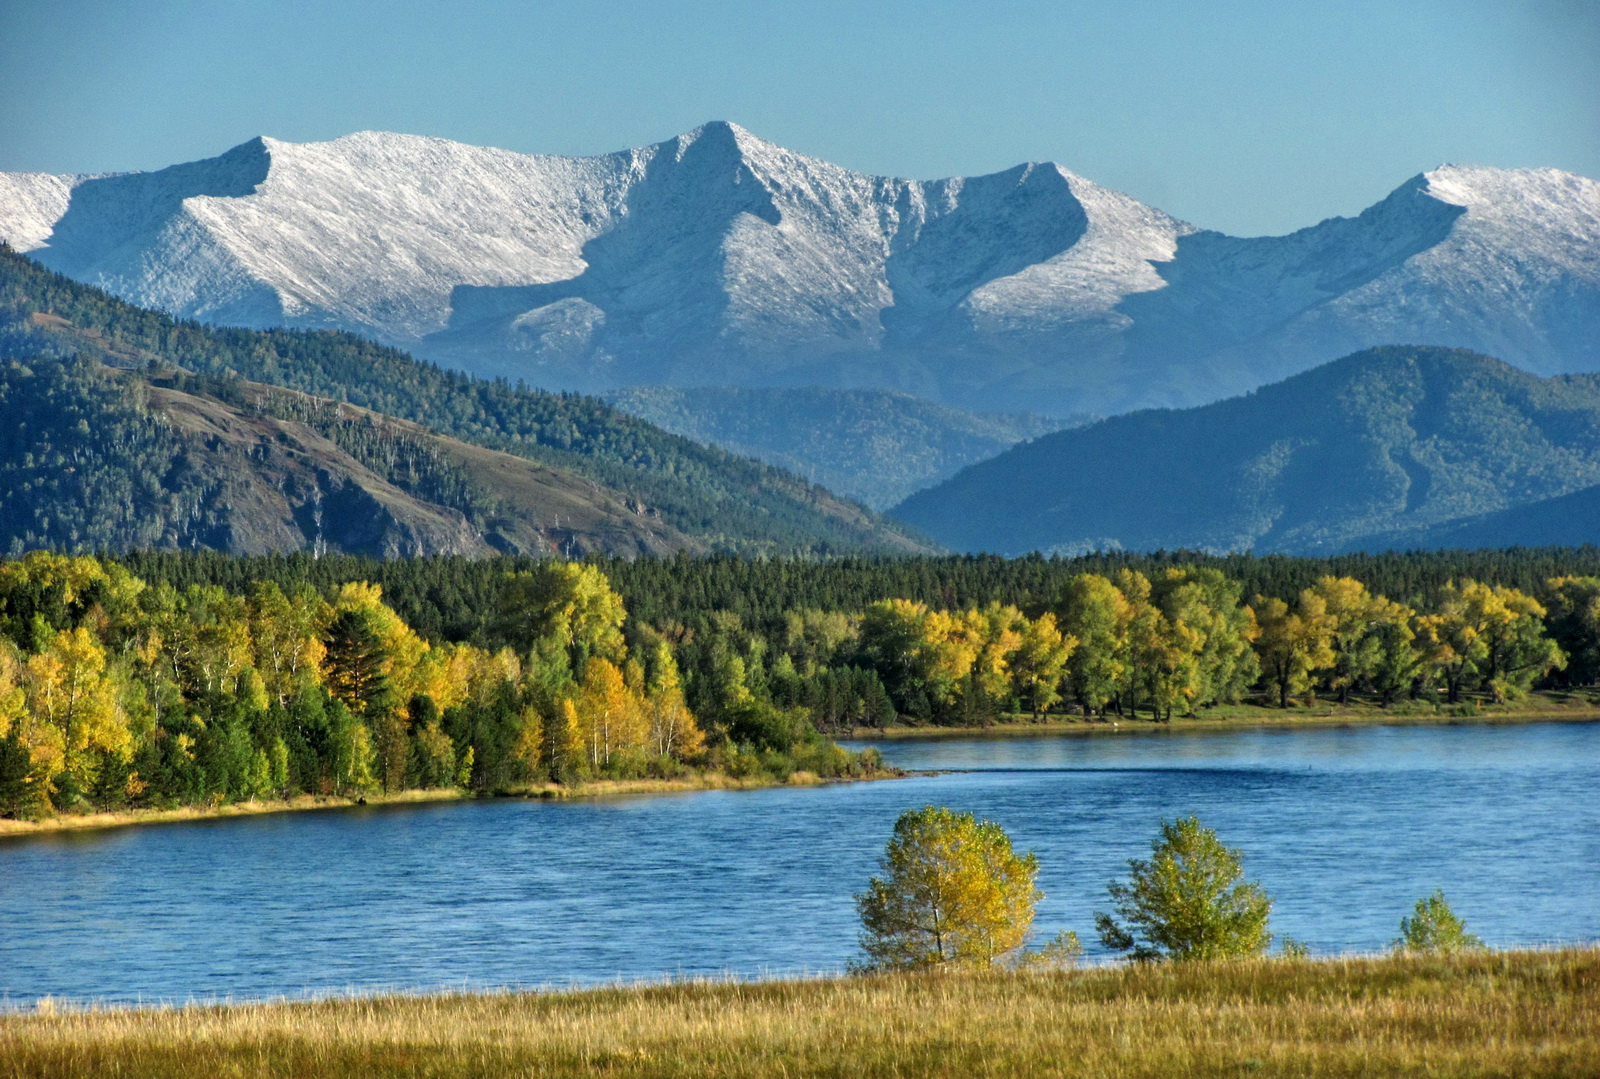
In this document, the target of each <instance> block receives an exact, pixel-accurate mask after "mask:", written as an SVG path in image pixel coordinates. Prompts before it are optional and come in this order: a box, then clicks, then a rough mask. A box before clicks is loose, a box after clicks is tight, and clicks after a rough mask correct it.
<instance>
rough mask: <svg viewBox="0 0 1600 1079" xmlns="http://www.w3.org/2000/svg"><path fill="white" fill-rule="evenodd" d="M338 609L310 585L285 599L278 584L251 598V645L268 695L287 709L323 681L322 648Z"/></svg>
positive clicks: (271, 583) (262, 588) (262, 587)
mask: <svg viewBox="0 0 1600 1079" xmlns="http://www.w3.org/2000/svg"><path fill="white" fill-rule="evenodd" d="M332 612H333V609H332V607H331V606H330V605H329V604H328V603H327V601H325V600H324V599H323V598H322V596H321V595H320V594H318V592H317V590H316V589H315V588H313V587H311V586H310V585H301V586H300V587H299V588H296V589H293V590H292V591H290V592H288V593H285V592H284V591H283V589H281V588H279V587H278V585H277V583H276V582H274V581H266V582H264V583H258V584H256V585H255V586H254V587H253V588H252V589H251V592H250V606H249V617H250V639H251V643H252V645H253V646H254V657H255V667H256V669H257V670H258V671H260V672H261V678H262V681H263V683H264V684H265V686H266V690H267V693H268V695H269V696H270V697H271V698H272V699H273V700H275V701H276V702H277V703H278V704H279V705H283V704H285V703H286V702H287V701H288V700H289V698H290V697H291V696H292V695H293V694H294V692H295V691H296V689H298V688H299V687H300V686H301V685H302V684H306V683H315V682H316V681H317V680H319V679H320V678H321V677H322V662H323V658H324V657H325V655H326V654H327V646H326V645H324V644H323V642H322V636H323V633H324V632H325V631H326V630H327V626H328V621H329V619H330V618H331V617H332Z"/></svg>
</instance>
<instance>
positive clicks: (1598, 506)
mask: <svg viewBox="0 0 1600 1079" xmlns="http://www.w3.org/2000/svg"><path fill="white" fill-rule="evenodd" d="M1584 546H1600V486H1595V487H1585V488H1583V489H1582V490H1579V491H1573V492H1572V493H1571V494H1565V495H1558V496H1557V497H1555V498H1546V499H1543V500H1542V501H1539V502H1528V503H1525V504H1523V505H1519V506H1513V507H1512V508H1510V509H1504V510H1497V511H1496V512H1494V513H1480V514H1477V515H1475V516H1472V517H1459V518H1457V519H1455V520H1453V521H1446V522H1444V523H1443V524H1437V525H1433V526H1432V527H1429V528H1421V529H1416V530H1413V531H1406V532H1386V533H1380V534H1378V535H1376V536H1367V537H1363V538H1362V539H1361V540H1360V541H1359V542H1358V543H1357V544H1356V545H1355V546H1354V549H1356V550H1362V551H1374V552H1382V551H1391V550H1402V551H1403V550H1439V551H1442V550H1484V549H1488V548H1506V547H1584Z"/></svg>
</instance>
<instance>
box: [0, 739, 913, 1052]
mask: <svg viewBox="0 0 1600 1079" xmlns="http://www.w3.org/2000/svg"><path fill="white" fill-rule="evenodd" d="M904 774H905V773H903V772H900V771H898V770H896V769H893V768H884V769H880V770H879V771H878V772H876V773H874V774H872V775H869V776H847V777H841V778H837V779H824V778H822V777H819V776H817V775H816V774H814V773H812V772H794V773H792V774H791V775H790V776H789V777H788V778H786V779H779V778H777V777H775V776H767V775H757V776H730V775H727V774H725V773H723V772H687V773H685V774H684V775H682V776H678V777H675V778H672V779H598V780H593V781H590V782H586V783H576V784H571V785H565V786H564V785H562V784H559V783H539V784H532V785H529V786H525V787H518V788H516V789H514V790H510V791H506V792H503V793H499V794H493V795H479V794H475V793H473V792H471V791H464V790H461V789H459V788H449V789H445V790H410V791H397V792H395V793H393V794H378V793H373V794H365V795H358V796H352V797H342V796H334V795H311V794H302V795H298V796H296V797H294V798H290V799H263V800H260V801H252V802H231V803H228V804H226V805H218V806H180V807H178V808H176V809H126V810H119V811H117V812H114V813H83V814H72V813H62V814H57V815H56V816H54V817H49V818H46V819H45V820H41V821H24V820H10V819H6V818H0V839H5V838H8V837H15V836H31V835H49V834H53V833H61V832H83V831H94V830H98V829H106V828H129V827H133V826H135V825H145V824H177V823H182V822H184V821H201V820H224V819H227V818H230V817H256V816H261V815H263V814H269V813H296V812H306V811H331V810H340V809H357V808H372V807H377V806H392V805H412V804H419V803H426V802H459V801H464V800H467V799H471V798H479V797H484V798H548V799H581V798H618V797H629V796H635V795H647V794H688V793H691V792H694V791H712V790H760V789H762V788H767V787H784V786H820V785H823V784H827V783H855V782H861V781H863V780H868V779H896V778H899V777H900V776H902V775H904ZM4 1074H5V1073H4V1072H3V1071H0V1076H3V1075H4Z"/></svg>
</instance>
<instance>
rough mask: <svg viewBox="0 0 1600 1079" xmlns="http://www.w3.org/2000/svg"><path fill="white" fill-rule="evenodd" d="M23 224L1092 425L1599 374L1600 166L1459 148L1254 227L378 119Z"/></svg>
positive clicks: (530, 362)
mask: <svg viewBox="0 0 1600 1079" xmlns="http://www.w3.org/2000/svg"><path fill="white" fill-rule="evenodd" d="M107 164H108V165H112V164H114V162H107ZM1282 182H1283V183H1286V184H1287V183H1294V182H1295V180H1294V178H1293V177H1292V176H1285V177H1283V178H1282ZM0 238H8V239H10V240H11V242H12V243H13V245H14V246H16V247H17V248H18V249H21V250H31V251H33V252H34V253H35V254H36V256H37V257H38V258H39V259H40V260H41V261H42V262H44V263H45V264H46V265H48V266H50V267H52V268H54V269H56V270H59V271H61V272H62V273H65V274H67V275H69V276H71V277H73V278H76V279H78V280H81V281H85V282H89V283H91V284H95V285H98V286H100V287H103V288H105V289H107V290H108V291H110V292H112V293H115V294H116V295H118V296H121V297H123V298H125V299H128V300H131V301H133V302H136V303H138V304H141V305H144V306H147V307H154V308H159V309H161V310H166V311H171V312H173V313H175V314H178V315H180V316H183V317H191V318H196V319H201V320H205V321H208V322H213V323H220V324H230V325H239V326H248V327H257V328H268V327H275V326H290V327H301V328H332V329H343V330H349V331H353V332H356V333H360V334H362V335H364V336H367V337H371V338H373V339H375V340H378V341H381V342H383V343H386V344H390V345H394V346H397V347H401V348H405V349H408V350H411V351H413V352H415V353H417V354H418V355H422V356H425V357H427V358H432V359H436V360H438V361H439V362H441V363H444V364H448V365H452V366H456V367H459V368H461V369H464V370H468V371H472V372H475V373H478V374H483V375H504V376H506V377H508V378H510V379H511V380H513V381H515V380H517V379H523V380H526V381H527V382H528V383H529V384H530V385H535V386H540V387H544V388H550V389H575V390H581V391H585V392H592V391H598V390H608V389H616V388H620V387H626V386H632V385H670V386H712V385H743V386H778V387H795V386H812V385H823V386H834V387H841V388H869V389H886V390H895V391H900V392H906V393H911V394H914V395H916V396H919V397H925V398H928V399H930V400H937V401H939V402H941V403H943V404H947V405H951V406H954V407H958V408H972V409H985V410H997V411H1007V412H1019V411H1025V412H1032V413H1043V414H1048V415H1052V416H1057V417H1066V416H1070V415H1073V414H1081V413H1089V414H1095V415H1110V414H1113V413H1116V412H1121V411H1125V410H1127V409H1130V408H1139V407H1150V406H1163V407H1181V406H1188V405H1195V404H1201V403H1204V402H1207V401H1213V400H1217V399H1220V398H1223V397H1226V396H1229V395H1231V394H1237V393H1242V392H1244V391H1246V390H1249V389H1252V388H1254V387H1256V386H1259V385H1261V384H1263V383H1266V382H1271V381H1275V380H1277V379H1281V378H1283V377H1285V376H1287V375H1290V374H1293V373H1295V372H1297V371H1302V370H1306V369H1308V368H1310V367H1313V366H1315V365H1317V364H1320V363H1324V362H1326V361H1328V360H1331V359H1334V358H1335V357H1338V356H1341V355H1345V354H1347V353H1350V352H1353V351H1355V350H1358V349H1361V348H1367V347H1372V346H1376V345H1384V344H1393V343H1397V342H1414V343H1422V344H1431V345H1440V346H1451V347H1462V348H1472V349H1476V350H1478V351H1481V352H1485V353H1488V354H1492V355H1495V356H1499V357H1501V358H1503V359H1505V360H1507V361H1508V362H1511V363H1514V364H1516V365H1518V366H1520V367H1522V368H1524V369H1526V370H1530V371H1535V372H1537V373H1539V374H1554V373H1559V372H1567V371H1579V370H1593V369H1596V368H1600V184H1597V183H1596V182H1595V181H1593V180H1589V179H1585V178H1583V177H1581V176H1575V175H1572V174H1570V173H1564V172H1559V171H1557V170H1554V169H1509V170H1507V169H1491V168H1478V167H1472V166H1459V165H1447V166H1442V167H1440V168H1438V169H1434V170H1432V171H1430V172H1427V173H1424V174H1422V175H1419V176H1416V177H1414V178H1412V179H1410V180H1407V181H1405V182H1404V183H1402V184H1400V186H1399V187H1397V188H1396V189H1395V190H1394V191H1393V193H1391V194H1390V195H1389V196H1388V197H1386V198H1384V199H1383V200H1381V201H1380V202H1378V203H1376V204H1375V205H1373V206H1372V207H1370V208H1369V209H1367V210H1366V211H1364V212H1363V213H1361V214H1360V215H1358V216H1356V217H1353V218H1331V219H1329V220H1326V221H1323V222H1321V223H1320V224H1316V225H1313V226H1311V227H1309V228H1305V229H1301V230H1300V231H1298V232H1295V233H1292V234H1290V235H1288V236H1276V237H1255V238H1239V237H1231V236H1225V235H1222V234H1221V233H1217V232H1210V231H1205V230H1202V229H1198V228H1196V227H1195V226H1193V225H1190V224H1187V223H1185V222H1182V221H1178V220H1176V219H1174V218H1172V217H1170V216H1169V215H1167V214H1164V213H1162V212H1161V211H1159V210H1157V209H1154V208H1151V207H1149V206H1145V205H1142V204H1141V203H1139V202H1137V201H1136V200H1134V199H1131V198H1129V197H1127V196H1125V195H1121V194H1119V193H1117V192H1115V191H1111V190H1108V189H1106V188H1104V187H1101V186H1099V185H1097V184H1094V183H1093V182H1091V181H1089V180H1087V179H1085V178H1084V177H1081V176H1078V175H1076V174H1074V173H1072V172H1070V171H1068V170H1067V169H1065V168H1062V167H1061V166H1059V165H1055V164H1050V163H1045V164H1024V165H1018V166H1016V167H1014V168H1011V169H1008V170H1006V171H1004V172H999V173H995V174H993V175H990V176H978V177H957V178H951V179H943V180H930V181H921V180H905V179H897V178H892V177H882V176H868V175H864V174H861V173H856V172H851V171H850V170H848V169H843V168H840V167H838V166H836V165H832V164H829V163H828V162H825V161H820V160H818V159H816V158H812V157H807V156H805V155H803V154H797V153H794V152H792V151H789V150H786V149H784V148H783V147H780V146H775V145H773V144H772V143H769V142H766V141H764V140H762V139H759V138H757V137H756V136H754V135H752V134H751V133H750V132H748V131H745V130H743V129H741V128H739V127H737V126H735V125H733V124H727V123H711V124H707V125H705V126H703V127H700V128H697V129H695V130H694V131H690V132H687V133H685V134H683V135H680V136H678V137H677V138H674V139H669V140H667V141H665V142H662V143H658V144H656V145H653V146H646V147H643V148H640V149H636V150H624V151H620V152H618V153H613V154H606V155H601V156H598V157H587V158H567V157H552V156H536V155H527V154H515V153H508V152H506V151H504V150H495V149H486V148H482V147H474V146H465V145H462V144H460V143H454V142H448V141H446V140H443V139H433V138H419V137H415V136H408V135H396V134H388V133H383V132H360V133H357V134H353V135H348V136H345V137H343V138H339V139H335V140H333V141H331V142H321V143H305V144H296V143H290V142H283V141H280V140H276V139H270V138H258V139H253V140H251V141H249V142H247V143H244V144H242V145H240V146H237V147H235V148H234V149H232V150H229V151H228V152H226V153H224V154H222V155H220V156H218V157H215V158H211V159H209V160H205V161H197V162H190V163H187V164H183V165H175V166H172V167H171V168H167V169H163V170H161V171H158V172H151V173H131V174H123V175H102V176H49V175H44V174H36V173H10V174H0Z"/></svg>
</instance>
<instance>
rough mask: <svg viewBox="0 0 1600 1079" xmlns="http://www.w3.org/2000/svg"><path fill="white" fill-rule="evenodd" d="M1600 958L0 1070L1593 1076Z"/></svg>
mask: <svg viewBox="0 0 1600 1079" xmlns="http://www.w3.org/2000/svg"><path fill="white" fill-rule="evenodd" d="M1597 994H1600V952H1596V951H1563V952H1548V953H1542V952H1510V953H1499V954H1483V955H1469V956H1462V957H1458V958H1451V959H1435V958H1421V957H1399V958H1395V957H1390V958H1382V959H1338V960H1322V961H1303V960H1302V961H1289V960H1272V959H1268V960H1253V961H1238V962H1222V963H1184V964H1166V965H1136V966H1131V967H1118V968H1112V969H1099V970H1085V971H1069V972H1062V973H1049V974H1043V973H1041V974H1029V973H1023V974H1011V973H967V974H949V975H938V974H935V975H930V976H921V977H916V976H912V977H887V976H884V977H863V978H846V979H836V980H823V981H804V982H768V983H761V984H753V985H752V984H723V985H716V984H680V985H668V986H661V987H658V988H645V989H602V990H594V991H589V992H569V993H549V994H489V995H482V996H471V995H455V996H440V997H383V998H375V999H368V1000H332V1001H324V1002H320V1003H306V1004H267V1005H239V1006H233V1007H198V1006H192V1007H186V1008H178V1009H160V1010H145V1011H120V1010H110V1011H92V1012H70V1011H54V1010H50V1009H45V1010H42V1011H41V1013H40V1014H22V1015H14V1016H9V1017H3V1018H0V1076H35V1075H118V1076H123V1077H125V1079H140V1077H144V1076H158V1075H159V1076H165V1077H171V1079H187V1077H191V1076H192V1077H195V1079H199V1077H202V1076H204V1077H206V1079H210V1077H212V1076H218V1075H231V1076H284V1077H289V1076H296V1077H298V1076H305V1075H318V1076H323V1077H326V1079H340V1077H345V1076H349V1077H355V1076H361V1077H363V1079H367V1077H383V1076H423V1075H426V1076H433V1077H437V1079H448V1077H454V1076H462V1077H465V1076H473V1077H479V1076H511V1075H516V1076H524V1075H540V1076H566V1075H574V1076H576V1075H585V1076H591V1075H608V1076H637V1077H645V1076H663V1077H665V1076H673V1077H680V1076H681V1077H685V1079H687V1077H694V1079H703V1077H713V1076H729V1077H732V1076H740V1077H749V1076H785V1077H794V1076H860V1077H874V1076H896V1077H902V1076H950V1077H960V1079H969V1077H974V1076H977V1077H981V1076H1095V1077H1102V1076H1117V1077H1120V1079H1142V1077H1151V1079H1155V1077H1161V1079H1170V1077H1173V1076H1184V1077H1186V1079H1212V1077H1216V1079H1221V1077H1228V1079H1234V1077H1237V1076H1242V1075H1271V1076H1289V1075H1295V1076H1301V1075H1316V1076H1324V1077H1333V1076H1371V1075H1382V1076H1430V1077H1447V1076H1518V1077H1520V1079H1537V1077H1543V1076H1551V1077H1554V1076H1565V1077H1570V1076H1580V1075H1595V1074H1597V1073H1600V1009H1596V1008H1595V1007H1594V1002H1595V999H1596V996H1597Z"/></svg>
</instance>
